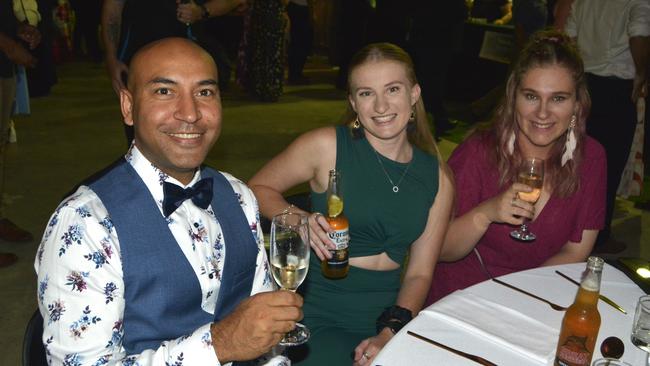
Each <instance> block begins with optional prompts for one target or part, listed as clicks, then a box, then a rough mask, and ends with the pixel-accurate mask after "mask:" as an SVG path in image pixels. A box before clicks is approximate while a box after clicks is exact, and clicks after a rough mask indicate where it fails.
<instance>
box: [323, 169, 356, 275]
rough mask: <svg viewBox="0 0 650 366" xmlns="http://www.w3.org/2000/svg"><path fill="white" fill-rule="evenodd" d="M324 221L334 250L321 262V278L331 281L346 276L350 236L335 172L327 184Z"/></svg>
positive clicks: (338, 177) (339, 182) (334, 171)
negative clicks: (328, 257) (327, 224)
mask: <svg viewBox="0 0 650 366" xmlns="http://www.w3.org/2000/svg"><path fill="white" fill-rule="evenodd" d="M325 219H326V220H327V222H328V223H329V225H330V227H331V228H332V232H330V233H329V234H328V236H329V238H330V240H331V241H332V243H334V245H336V249H330V250H329V251H330V253H331V254H332V258H330V259H327V258H326V259H325V260H323V261H322V262H321V270H322V271H323V276H325V277H327V278H331V279H339V278H344V277H345V276H347V275H348V271H349V269H350V264H349V263H348V256H349V251H348V243H349V242H350V234H349V227H350V224H349V223H348V219H347V218H346V217H345V215H344V214H343V198H342V195H341V174H340V173H339V172H337V171H336V170H330V175H329V183H328V185H327V216H325Z"/></svg>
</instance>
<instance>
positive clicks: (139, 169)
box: [124, 144, 201, 209]
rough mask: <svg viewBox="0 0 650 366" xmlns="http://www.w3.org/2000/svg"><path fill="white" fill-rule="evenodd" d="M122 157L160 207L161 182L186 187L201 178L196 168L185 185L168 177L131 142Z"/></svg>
mask: <svg viewBox="0 0 650 366" xmlns="http://www.w3.org/2000/svg"><path fill="white" fill-rule="evenodd" d="M124 158H125V159H126V161H127V162H128V163H129V164H131V166H132V167H133V169H135V171H136V173H138V175H139V176H140V178H141V179H142V181H143V182H144V184H145V185H146V186H147V189H149V192H151V195H152V196H153V198H154V200H155V201H156V202H157V203H158V206H159V207H160V208H161V209H162V201H163V198H164V194H163V188H162V186H163V182H169V183H173V184H176V185H177V186H180V187H183V188H187V187H191V186H193V185H194V183H196V182H198V181H199V179H201V170H200V169H197V170H196V172H195V173H194V177H192V180H191V181H190V182H189V183H188V184H187V185H184V184H182V183H181V182H179V181H178V180H176V179H175V178H173V177H170V176H169V175H167V174H166V173H164V172H163V171H162V170H160V169H158V168H157V167H156V166H155V165H153V163H151V162H150V161H149V159H147V158H146V157H145V156H144V155H143V154H142V152H140V150H139V149H138V147H137V146H135V144H131V147H130V148H129V151H128V152H127V153H126V155H124Z"/></svg>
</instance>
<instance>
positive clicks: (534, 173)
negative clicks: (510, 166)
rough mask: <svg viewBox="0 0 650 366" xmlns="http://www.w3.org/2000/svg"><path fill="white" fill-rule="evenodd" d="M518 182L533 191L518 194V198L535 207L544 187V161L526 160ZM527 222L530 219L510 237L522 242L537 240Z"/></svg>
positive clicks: (525, 220) (520, 170)
mask: <svg viewBox="0 0 650 366" xmlns="http://www.w3.org/2000/svg"><path fill="white" fill-rule="evenodd" d="M517 182H519V183H523V184H525V185H527V186H529V187H530V188H532V189H533V190H532V191H531V192H518V193H517V198H519V199H520V200H522V201H526V202H528V203H530V204H533V205H534V204H535V203H536V202H537V200H538V199H539V196H541V194H542V187H543V186H544V160H542V159H539V158H530V159H526V160H524V161H523V162H522V164H521V167H520V168H519V174H518V175H517ZM527 221H528V219H526V218H524V222H523V223H522V224H521V226H520V227H519V229H517V230H514V231H512V232H511V233H510V236H512V237H513V238H515V239H517V240H521V241H533V240H535V239H536V236H535V234H533V233H531V232H530V231H529V230H528V225H527V224H526V223H527Z"/></svg>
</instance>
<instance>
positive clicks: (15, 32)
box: [0, 0, 40, 268]
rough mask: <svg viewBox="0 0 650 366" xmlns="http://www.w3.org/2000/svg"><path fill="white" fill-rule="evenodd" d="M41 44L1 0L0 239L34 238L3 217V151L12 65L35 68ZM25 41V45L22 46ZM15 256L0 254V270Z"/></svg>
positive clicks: (12, 94) (12, 86)
mask: <svg viewBox="0 0 650 366" xmlns="http://www.w3.org/2000/svg"><path fill="white" fill-rule="evenodd" d="M39 41H40V33H39V32H38V31H37V30H36V28H34V27H32V26H30V25H28V24H25V23H18V22H17V20H16V17H15V16H14V10H13V2H12V1H11V0H0V240H4V241H10V242H25V241H31V240H32V239H33V237H32V234H31V233H29V232H28V231H26V230H24V229H21V228H20V227H18V226H17V225H16V224H14V223H13V222H11V221H10V220H9V219H8V218H6V217H5V216H4V215H3V212H2V208H3V207H2V196H3V194H4V182H5V170H6V169H5V165H6V157H7V155H6V148H7V144H8V143H9V128H10V125H9V122H10V120H11V111H12V106H13V103H14V97H15V95H16V79H15V77H14V72H15V65H23V66H27V67H34V66H35V65H36V62H37V60H36V58H35V57H34V56H32V54H31V53H30V52H29V51H28V48H29V49H33V48H34V47H36V45H37V44H38V43H39ZM22 42H25V43H22ZM16 260H18V257H17V256H16V255H15V254H13V253H1V252H0V268H1V267H7V266H10V265H11V264H13V263H15V262H16Z"/></svg>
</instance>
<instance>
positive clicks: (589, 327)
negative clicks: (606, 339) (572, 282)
mask: <svg viewBox="0 0 650 366" xmlns="http://www.w3.org/2000/svg"><path fill="white" fill-rule="evenodd" d="M603 263H604V261H603V259H602V258H599V257H589V259H587V271H586V272H585V274H584V277H583V278H582V282H581V283H580V288H579V289H578V294H577V295H576V299H575V301H574V302H573V304H572V305H571V306H569V308H568V309H567V311H566V313H565V314H564V319H562V330H560V339H559V340H558V344H557V351H556V352H555V363H554V365H555V366H589V365H591V358H592V356H593V354H594V346H595V345H596V338H598V330H599V329H600V313H599V312H598V306H597V305H598V295H599V293H600V277H601V274H602V272H603Z"/></svg>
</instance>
